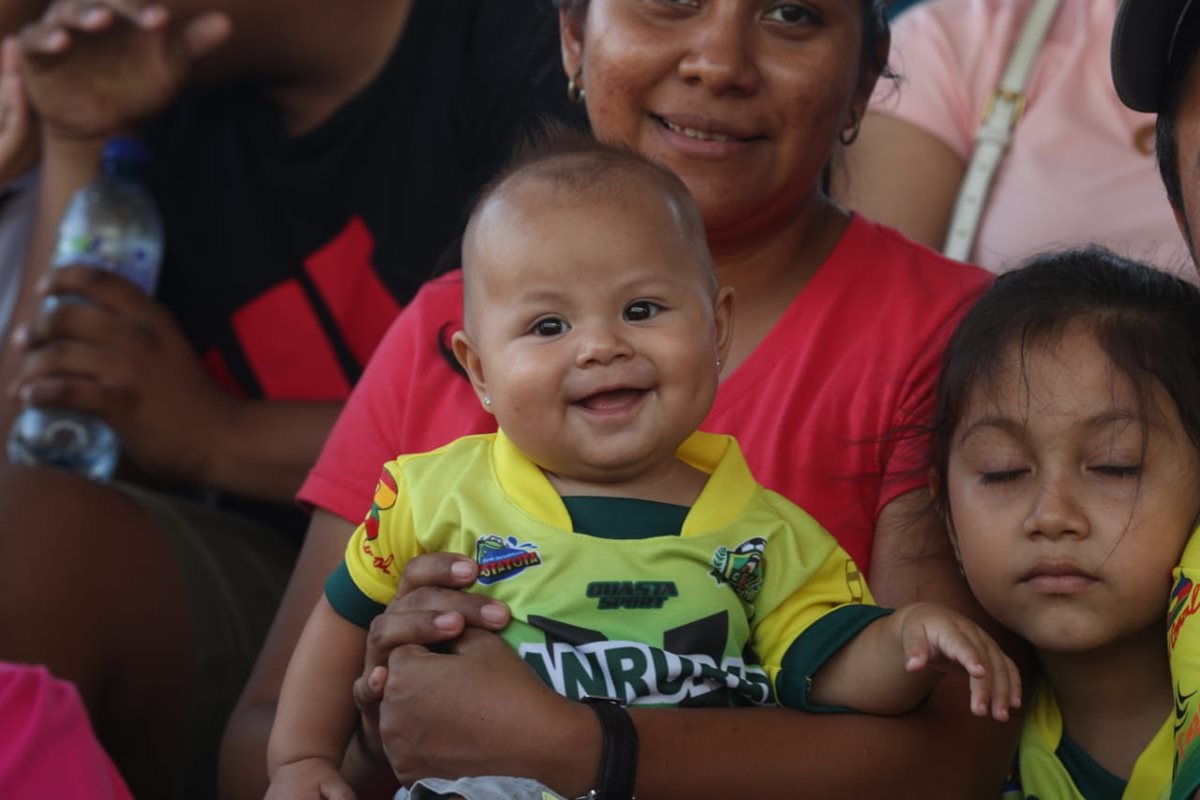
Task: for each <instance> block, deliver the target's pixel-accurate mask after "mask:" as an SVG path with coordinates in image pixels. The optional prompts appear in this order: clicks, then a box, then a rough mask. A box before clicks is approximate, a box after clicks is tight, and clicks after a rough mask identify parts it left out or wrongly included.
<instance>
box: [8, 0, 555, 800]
mask: <svg viewBox="0 0 1200 800" xmlns="http://www.w3.org/2000/svg"><path fill="white" fill-rule="evenodd" d="M24 5H26V6H28V9H27V11H28V12H29V14H34V13H37V12H38V11H39V10H40V8H39V6H45V5H46V4H45V3H25V4H24ZM7 10H8V9H7V4H6V11H7ZM24 19H25V17H21V18H17V17H13V18H12V21H11V23H9V24H11V25H12V26H13V27H14V28H15V27H17V26H19V25H20V24H21V22H22V21H24ZM10 47H11V45H10ZM18 55H19V58H17V59H16V62H17V67H18V68H19V72H20V78H19V81H20V84H19V85H20V88H21V89H23V90H24V96H26V97H28V99H29V101H30V103H31V105H32V106H33V108H34V110H35V112H36V116H37V119H38V130H39V132H40V138H38V139H36V140H35V144H36V145H37V147H38V148H39V149H40V165H41V168H40V178H39V181H38V196H37V202H36V208H35V209H34V213H33V221H32V227H28V226H25V228H24V230H26V231H27V232H28V235H29V236H30V238H29V244H28V248H27V255H26V257H25V259H24V261H25V273H24V276H23V278H22V280H20V281H19V285H20V292H19V294H18V297H17V299H16V301H15V304H14V308H15V311H14V322H13V331H14V334H13V336H11V337H8V339H7V340H6V349H5V351H4V353H3V358H2V360H0V372H2V373H3V385H4V388H5V389H6V390H7V394H6V395H5V397H4V399H3V401H2V402H0V428H3V430H5V431H7V429H8V422H9V420H10V419H11V418H12V416H13V415H15V414H16V413H17V411H18V410H19V409H20V408H21V407H22V406H23V405H25V404H35V405H43V406H51V407H62V408H67V409H71V410H77V411H82V412H87V413H91V414H95V415H97V416H98V417H100V418H101V419H103V420H104V421H105V422H106V423H107V424H108V425H109V426H111V427H112V428H113V430H114V431H116V433H117V434H118V436H119V438H120V440H121V443H122V446H123V454H124V460H123V463H122V468H121V471H120V472H119V473H118V478H119V479H121V480H119V481H118V482H115V483H112V484H99V483H94V482H90V481H86V480H83V479H81V478H80V477H78V476H76V475H73V474H71V473H67V472H64V471H61V470H51V469H32V468H21V467H14V466H10V465H4V466H2V467H0V519H3V520H4V525H3V526H0V659H7V660H12V661H22V662H30V663H38V664H45V665H46V666H47V667H48V668H49V669H50V670H51V672H52V673H53V674H54V675H55V676H56V677H59V678H64V679H68V680H70V681H72V682H74V683H75V684H76V685H77V686H78V687H79V691H80V694H81V695H82V697H83V699H84V701H85V703H86V705H87V708H88V710H89V713H90V714H91V718H92V721H93V724H94V726H95V729H96V732H97V735H98V736H99V738H100V739H101V741H102V742H103V743H104V744H105V746H106V747H107V749H108V751H109V752H110V753H111V755H112V757H113V760H114V761H115V762H116V764H117V765H118V767H119V768H120V769H121V771H122V773H123V774H124V776H125V778H126V780H127V781H128V783H129V785H130V788H131V789H132V790H133V792H134V794H135V795H136V796H137V797H139V798H154V797H200V798H211V797H213V796H214V795H215V794H216V788H215V775H216V762H217V758H218V746H219V740H220V735H221V731H222V729H223V727H224V725H225V721H226V718H227V716H228V712H229V709H230V708H231V707H232V705H233V703H234V701H235V699H236V697H237V695H238V693H239V691H240V690H241V688H242V685H243V683H244V681H245V677H246V674H247V672H248V670H249V668H250V666H251V664H252V662H253V659H254V658H255V656H256V654H257V652H258V650H259V647H260V645H261V641H262V638H263V636H264V635H265V632H266V629H267V627H268V625H269V624H270V621H271V619H272V616H273V614H274V611H275V608H276V605H277V604H278V602H279V598H280V596H281V594H282V591H283V587H284V584H285V582H286V580H287V577H288V574H289V573H290V570H291V567H292V563H293V560H294V558H295V554H296V551H297V549H298V545H299V541H300V539H301V537H302V535H303V530H304V516H303V514H302V513H301V512H300V511H299V510H298V509H297V508H296V507H295V503H294V500H293V497H294V495H295V492H296V490H297V489H298V487H299V485H300V481H301V480H302V478H303V476H304V475H305V474H306V472H307V470H308V468H309V466H310V465H311V463H312V461H313V460H314V459H315V457H316V455H317V453H318V450H319V448H320V445H321V443H322V442H323V441H324V439H325V436H326V434H327V432H328V430H329V427H330V426H331V425H332V422H333V420H334V418H335V416H336V414H337V412H338V410H339V409H340V408H341V405H342V402H343V401H344V400H345V398H346V397H347V395H348V394H349V391H350V388H351V387H352V386H353V385H354V383H355V382H356V381H357V379H358V376H359V374H360V372H361V370H362V367H363V365H364V364H365V363H366V361H367V359H368V358H369V357H370V354H371V352H372V350H373V349H374V347H375V344H376V343H377V342H378V340H379V338H380V337H381V336H382V334H383V332H384V330H386V328H387V326H388V325H389V324H390V322H391V320H392V318H393V317H394V316H395V314H396V313H397V311H398V310H399V309H400V308H401V307H403V306H404V305H406V304H407V303H408V301H409V300H410V299H411V297H412V296H413V294H414V293H415V292H416V290H417V288H418V287H419V286H420V285H421V284H422V283H423V282H424V281H425V279H426V278H428V277H429V276H430V275H431V274H432V273H433V272H434V269H435V266H436V262H437V261H438V259H439V257H440V255H441V254H442V253H443V252H445V251H447V250H448V249H452V248H453V244H454V241H455V238H456V236H457V234H458V230H459V226H460V224H461V218H462V214H463V209H464V207H465V205H466V203H467V201H468V200H469V199H470V198H471V196H472V195H473V193H474V192H475V191H476V189H477V187H478V186H480V185H481V184H482V183H483V182H484V181H486V180H487V179H488V178H489V177H490V176H491V174H492V172H493V170H494V169H496V168H497V166H498V165H499V163H500V162H501V161H502V160H503V159H504V157H505V156H506V155H507V153H508V151H509V149H510V147H511V145H512V142H513V139H514V138H515V137H516V136H517V134H518V132H519V131H520V130H521V129H522V126H523V125H524V124H525V123H526V122H531V121H533V120H534V119H535V118H536V117H537V116H538V115H540V114H542V113H547V114H551V115H556V116H566V115H568V114H569V112H568V111H566V109H568V108H569V106H568V102H567V98H566V96H565V94H566V93H565V92H564V90H563V86H562V83H561V80H560V79H559V73H558V71H557V69H556V61H557V55H558V37H557V28H556V20H555V15H554V12H553V9H552V8H551V7H550V5H549V4H548V3H543V2H540V1H539V0H521V1H520V2H506V3H503V4H500V3H494V2H487V0H362V2H355V3H354V4H353V5H352V6H347V5H346V4H332V3H325V2H318V1H317V0H303V2H297V0H255V2H238V0H166V2H164V3H162V4H152V3H147V2H144V0H100V2H81V1H80V0H56V1H55V2H54V3H53V4H50V6H49V8H48V9H47V10H46V11H45V13H44V14H43V15H42V16H41V17H40V19H38V20H37V21H36V22H35V23H33V24H30V25H27V26H25V27H24V28H23V29H22V32H21V34H20V53H19V54H18ZM6 63H7V64H8V65H9V67H8V68H6V70H5V72H4V73H3V74H4V76H5V77H4V80H5V83H4V87H5V89H7V87H8V86H10V85H11V84H12V79H13V76H14V75H15V73H14V71H13V69H12V68H11V66H12V63H13V59H12V57H11V56H10V59H9V61H7V62H6ZM8 95H9V93H8V92H7V91H6V92H5V94H4V96H5V97H7V96H8ZM576 116H578V112H576ZM135 131H136V132H138V133H140V134H141V135H142V136H143V137H144V139H145V140H146V142H147V143H148V144H149V145H150V148H151V151H152V154H153V161H152V166H151V184H152V188H153V189H154V191H155V194H156V199H157V201H158V204H159V206H160V208H161V209H162V213H163V217H164V227H165V230H166V254H165V262H164V265H163V268H162V275H161V279H160V282H159V290H158V292H157V294H156V296H155V297H147V296H145V295H143V294H142V293H141V292H140V291H139V290H137V289H136V288H134V287H133V286H132V284H130V283H128V282H127V281H124V280H121V279H119V278H117V277H115V276H113V275H111V274H107V273H102V272H97V271H95V270H89V269H85V268H65V269H58V270H55V271H54V272H53V273H49V274H48V273H47V268H48V264H49V256H50V249H51V247H52V245H53V243H54V239H55V232H56V229H57V226H58V223H59V220H60V219H61V217H62V213H63V209H64V208H65V206H66V203H67V201H68V199H69V198H70V197H71V196H72V194H73V193H74V192H75V191H76V190H77V189H78V188H79V187H80V186H83V185H84V184H86V183H88V182H89V181H90V180H91V179H92V178H93V177H94V175H95V174H96V170H97V165H98V161H99V154H100V152H101V150H102V148H103V147H104V144H105V142H106V141H108V140H109V139H110V138H112V137H113V136H116V135H119V134H120V135H125V134H129V133H130V132H135ZM2 165H3V162H0V166H2ZM43 278H45V279H46V280H45V281H44V282H42V279H43ZM60 293H74V294H78V295H82V296H83V297H85V298H87V299H88V300H90V301H91V303H90V304H86V305H80V304H72V305H60V306H59V307H58V308H56V309H54V310H46V309H45V308H44V306H43V301H44V299H45V297H46V296H47V295H50V294H60ZM47 587H53V596H52V597H48V594H47V593H48V591H50V590H49V589H48V588H47ZM237 755H238V754H237V753H235V754H234V756H235V757H236V756H237ZM255 766H257V768H258V769H259V770H261V769H262V768H263V765H262V762H261V759H260V760H259V761H258V762H257V763H256V765H255Z"/></svg>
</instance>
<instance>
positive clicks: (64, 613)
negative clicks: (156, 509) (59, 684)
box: [0, 464, 186, 700]
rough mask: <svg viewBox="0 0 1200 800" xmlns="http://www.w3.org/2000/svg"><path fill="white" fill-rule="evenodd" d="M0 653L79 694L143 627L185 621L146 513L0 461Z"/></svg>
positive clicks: (173, 572) (166, 554) (115, 494)
mask: <svg viewBox="0 0 1200 800" xmlns="http://www.w3.org/2000/svg"><path fill="white" fill-rule="evenodd" d="M0 521H2V522H0V657H3V658H5V659H9V660H15V661H30V662H37V663H44V664H46V665H48V666H49V667H50V668H51V669H52V671H54V672H55V674H56V675H57V676H58V677H63V678H67V679H70V680H74V681H76V682H77V683H78V684H79V687H80V690H81V691H82V692H83V693H84V695H85V697H87V698H88V699H89V700H90V699H93V698H94V696H95V693H96V691H97V690H98V686H97V683H98V681H99V680H100V676H101V675H102V674H104V673H109V674H111V672H112V669H111V667H112V665H113V664H114V663H116V662H119V661H121V660H122V659H125V658H127V657H129V656H130V655H131V654H130V653H129V651H128V649H127V648H128V645H129V638H130V637H135V636H145V635H146V634H147V633H148V631H147V627H151V626H153V627H159V626H162V625H172V626H177V627H186V615H185V614H184V615H180V613H179V611H180V610H184V609H186V606H185V605H184V604H183V596H184V595H183V594H182V587H181V586H180V580H179V577H178V567H177V566H176V564H175V562H174V559H173V556H172V554H171V551H170V549H169V548H168V546H167V545H166V543H165V542H164V541H163V537H161V536H160V535H158V530H157V525H156V523H155V521H154V519H153V518H152V517H151V516H150V515H149V514H147V513H146V512H145V511H143V510H142V509H141V508H140V507H139V505H138V504H137V503H136V502H135V501H134V500H133V499H132V498H130V497H129V496H127V495H126V494H124V493H123V492H121V491H119V490H118V489H115V488H113V487H111V486H106V485H104V484H98V483H93V482H91V481H88V480H86V479H84V478H80V477H79V476H76V475H73V474H70V473H67V472H63V471H61V470H52V469H30V468H25V467H13V466H10V465H7V464H5V465H0Z"/></svg>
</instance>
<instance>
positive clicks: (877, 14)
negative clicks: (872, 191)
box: [554, 0, 892, 77]
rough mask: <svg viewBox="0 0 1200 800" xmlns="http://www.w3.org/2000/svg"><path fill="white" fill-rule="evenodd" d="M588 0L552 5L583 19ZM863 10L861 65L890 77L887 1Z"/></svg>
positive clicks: (873, 0)
mask: <svg viewBox="0 0 1200 800" xmlns="http://www.w3.org/2000/svg"><path fill="white" fill-rule="evenodd" d="M589 2H590V0H554V5H555V6H557V7H559V8H562V9H565V10H566V12H567V14H568V15H569V16H571V17H573V18H575V19H577V20H579V21H582V20H583V16H584V14H585V13H586V12H587V7H588V3H589ZM860 5H861V6H862V11H863V30H862V61H861V66H863V67H866V68H867V69H869V70H870V71H872V72H874V73H875V74H877V75H880V76H883V77H892V72H891V71H890V70H889V69H888V65H887V54H888V48H887V47H886V46H885V45H886V44H887V42H888V41H889V39H890V37H891V29H890V28H889V26H888V16H887V3H886V2H885V1H884V0H860Z"/></svg>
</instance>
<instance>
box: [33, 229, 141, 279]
mask: <svg viewBox="0 0 1200 800" xmlns="http://www.w3.org/2000/svg"><path fill="white" fill-rule="evenodd" d="M64 234H67V232H66V231H64ZM161 259H162V246H161V244H160V243H159V242H157V241H156V240H155V239H153V238H151V237H147V236H135V235H129V234H125V235H124V236H119V237H118V236H114V235H110V234H106V233H105V232H103V231H90V232H80V233H75V234H73V235H72V234H67V235H64V236H63V237H62V238H61V239H60V240H59V243H58V248H57V250H56V252H55V254H54V264H55V266H68V265H75V264H77V265H82V266H87V267H94V268H96V269H102V270H105V271H106V272H115V273H116V274H118V275H120V276H121V277H123V278H125V279H126V280H129V281H131V282H132V283H134V284H135V285H136V286H137V287H138V288H139V289H141V290H142V291H143V292H145V293H146V294H153V293H154V284H155V282H156V278H157V274H158V264H159V261H160V260H161Z"/></svg>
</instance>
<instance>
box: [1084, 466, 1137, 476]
mask: <svg viewBox="0 0 1200 800" xmlns="http://www.w3.org/2000/svg"><path fill="white" fill-rule="evenodd" d="M1092 471H1093V472H1098V473H1100V474H1101V475H1103V476H1105V477H1106V478H1136V477H1137V476H1139V475H1141V474H1142V465H1141V464H1101V465H1099V466H1096V467H1092Z"/></svg>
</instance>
